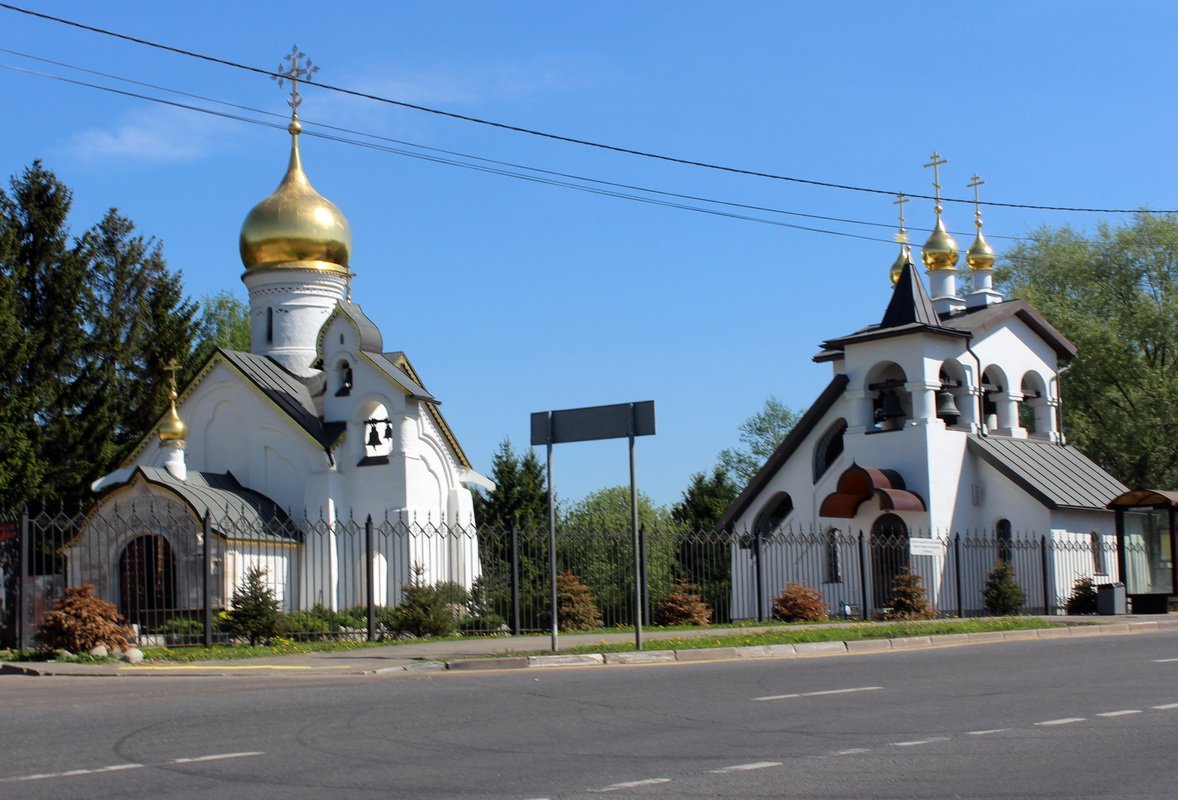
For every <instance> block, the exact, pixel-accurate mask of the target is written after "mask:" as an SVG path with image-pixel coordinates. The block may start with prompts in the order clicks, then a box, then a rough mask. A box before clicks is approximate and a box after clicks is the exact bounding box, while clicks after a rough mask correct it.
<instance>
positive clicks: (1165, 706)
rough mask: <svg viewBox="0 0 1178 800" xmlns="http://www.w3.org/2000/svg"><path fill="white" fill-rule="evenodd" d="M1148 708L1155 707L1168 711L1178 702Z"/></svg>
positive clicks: (1177, 706) (1177, 704)
mask: <svg viewBox="0 0 1178 800" xmlns="http://www.w3.org/2000/svg"><path fill="white" fill-rule="evenodd" d="M1150 708H1153V709H1157V710H1158V711H1169V710H1170V709H1172V708H1178V703H1166V704H1165V705H1162V706H1150Z"/></svg>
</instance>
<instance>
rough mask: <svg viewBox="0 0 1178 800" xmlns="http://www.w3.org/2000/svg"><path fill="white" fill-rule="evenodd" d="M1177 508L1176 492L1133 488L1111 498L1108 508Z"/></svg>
mask: <svg viewBox="0 0 1178 800" xmlns="http://www.w3.org/2000/svg"><path fill="white" fill-rule="evenodd" d="M1137 506H1141V507H1152V508H1178V492H1172V491H1167V490H1165V489H1135V490H1134V491H1131V492H1125V493H1124V494H1122V495H1118V496H1116V497H1114V498H1113V499H1112V501H1111V502H1110V503H1109V504H1108V507H1109V508H1134V507H1137Z"/></svg>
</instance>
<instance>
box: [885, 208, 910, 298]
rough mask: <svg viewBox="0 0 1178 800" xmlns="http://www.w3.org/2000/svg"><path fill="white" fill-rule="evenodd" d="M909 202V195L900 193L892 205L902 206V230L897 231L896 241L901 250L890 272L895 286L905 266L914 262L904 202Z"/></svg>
mask: <svg viewBox="0 0 1178 800" xmlns="http://www.w3.org/2000/svg"><path fill="white" fill-rule="evenodd" d="M907 202H908V198H907V197H905V196H904V195H903V194H898V195H896V199H895V201H894V202H893V203H892V205H894V206H899V207H900V230H898V231H897V232H896V241H897V242H898V243H899V245H900V252H899V253H898V254H897V255H896V260H895V261H893V262H892V269H891V273H890V274H891V278H892V286H895V285H896V283H897V282H898V281H899V280H900V273H902V272H903V271H904V267H906V266H910V265H911V264H912V248H911V247H910V246H909V245H908V231H907V230H906V229H905V228H904V204H905V203H907Z"/></svg>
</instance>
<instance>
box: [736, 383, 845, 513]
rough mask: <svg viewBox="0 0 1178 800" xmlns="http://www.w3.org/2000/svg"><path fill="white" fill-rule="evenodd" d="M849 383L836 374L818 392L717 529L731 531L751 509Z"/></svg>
mask: <svg viewBox="0 0 1178 800" xmlns="http://www.w3.org/2000/svg"><path fill="white" fill-rule="evenodd" d="M847 382H848V380H847V376H846V375H835V376H834V378H832V379H831V381H830V383H828V384H827V385H826V388H825V389H823V390H822V394H820V395H818V399H817V400H815V401H814V404H813V405H811V406H810V407H809V408H808V409H806V413H805V414H803V415H802V418H801V419H800V420H798V423H797V424H796V425H794V427H793V430H791V431H790V432H789V434H787V435H786V437H785V439H783V440H782V442H781V444H779V445H778V446H777V449H776V450H774V451H773V454H772V455H771V456H769V458H768V459H767V460H766V461H765V463H764V464H763V465H762V466H761V468H760V469H759V470H757V474H756V475H754V476H753V479H752V480H751V481H749V485H748V486H746V487H744V491H743V492H741V493H740V496H739V497H737V498H736V500H734V501H733V502H732V505H730V506H728V509H727V510H726V511H725V512H724V516H723V517H721V518H720V521H719V522H718V523H716V527H717V528H719V529H720V530H727V529H728V528H729V527H731V525H732V523H733V522H735V521H736V518H737V517H739V516H740V515H741V514H743V513H744V512H745V511H746V510H747V509H748V507H749V506H750V505H751V504H752V502H753V500H755V499H756V498H757V495H759V494H760V493H761V490H762V489H764V488H765V484H767V483H768V482H769V479H770V478H772V477H773V476H774V475H776V474H777V470H779V469H781V465H782V464H784V463H785V462H786V461H787V460H788V459H789V457H790V456H791V455H793V452H794V451H795V450H797V449H798V447H799V446H801V444H802V442H803V441H805V440H806V437H807V436H809V435H810V432H811V431H812V430H814V428H815V426H817V425H818V423H819V422H821V421H822V417H823V416H825V415H826V412H827V411H829V410H830V408H831V406H833V405H834V403H835V401H836V400H838V398H839V397H840V396H841V395H842V393H843V390H844V389H846V388H847Z"/></svg>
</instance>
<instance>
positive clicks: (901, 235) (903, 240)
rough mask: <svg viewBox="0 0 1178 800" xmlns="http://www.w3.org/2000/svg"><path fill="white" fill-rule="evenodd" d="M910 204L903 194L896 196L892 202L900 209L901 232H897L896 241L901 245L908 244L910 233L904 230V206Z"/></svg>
mask: <svg viewBox="0 0 1178 800" xmlns="http://www.w3.org/2000/svg"><path fill="white" fill-rule="evenodd" d="M907 202H908V198H907V197H906V196H905V195H904V193H903V192H901V193H900V194H898V195H896V199H895V200H893V201H892V205H894V206H899V207H900V230H899V231H897V232H896V241H897V242H899V243H900V244H908V231H906V230H905V229H904V204H905V203H907Z"/></svg>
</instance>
